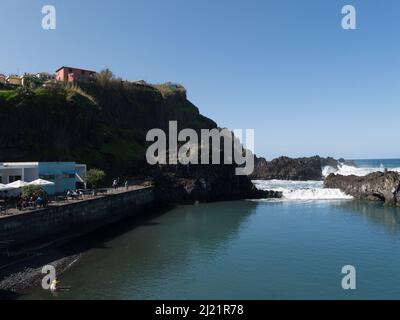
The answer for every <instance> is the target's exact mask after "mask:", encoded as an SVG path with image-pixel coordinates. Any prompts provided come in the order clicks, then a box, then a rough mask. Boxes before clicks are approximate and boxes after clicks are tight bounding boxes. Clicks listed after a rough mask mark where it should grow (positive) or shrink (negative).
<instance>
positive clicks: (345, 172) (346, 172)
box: [322, 164, 400, 177]
mask: <svg viewBox="0 0 400 320" xmlns="http://www.w3.org/2000/svg"><path fill="white" fill-rule="evenodd" d="M388 170H391V171H397V172H400V168H389V169H388ZM378 171H380V172H383V171H385V167H384V166H383V165H381V166H380V167H379V168H356V167H353V166H349V165H346V164H339V169H338V170H337V169H336V168H333V167H330V166H326V167H324V168H323V169H322V175H323V176H324V177H327V176H329V175H330V174H331V173H334V174H340V175H342V176H350V175H355V176H359V177H362V176H366V175H368V174H370V173H373V172H378Z"/></svg>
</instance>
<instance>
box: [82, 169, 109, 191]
mask: <svg viewBox="0 0 400 320" xmlns="http://www.w3.org/2000/svg"><path fill="white" fill-rule="evenodd" d="M105 177H106V174H105V173H104V171H103V170H100V169H90V170H89V171H88V172H87V173H86V182H87V183H88V184H89V185H90V186H91V187H92V188H93V189H98V188H99V187H100V186H101V183H102V182H103V180H104V178H105Z"/></svg>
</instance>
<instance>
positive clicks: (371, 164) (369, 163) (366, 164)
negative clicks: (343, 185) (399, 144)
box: [354, 159, 400, 169]
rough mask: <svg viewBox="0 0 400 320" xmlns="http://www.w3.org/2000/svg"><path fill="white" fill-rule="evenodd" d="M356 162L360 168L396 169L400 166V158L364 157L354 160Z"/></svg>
mask: <svg viewBox="0 0 400 320" xmlns="http://www.w3.org/2000/svg"><path fill="white" fill-rule="evenodd" d="M354 162H355V164H356V165H357V166H358V167H360V168H380V167H381V166H383V167H384V168H388V169H394V168H400V159H364V160H354Z"/></svg>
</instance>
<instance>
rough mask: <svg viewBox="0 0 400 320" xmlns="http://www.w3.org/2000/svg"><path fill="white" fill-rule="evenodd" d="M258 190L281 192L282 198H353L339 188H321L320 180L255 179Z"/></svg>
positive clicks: (290, 199) (288, 199)
mask: <svg viewBox="0 0 400 320" xmlns="http://www.w3.org/2000/svg"><path fill="white" fill-rule="evenodd" d="M253 183H254V184H255V186H256V187H257V188H258V189H260V190H274V191H280V192H282V200H286V201H292V200H347V199H353V197H352V196H349V195H346V194H345V193H343V192H342V191H340V190H339V189H328V188H326V189H325V188H323V182H322V181H285V180H255V181H253Z"/></svg>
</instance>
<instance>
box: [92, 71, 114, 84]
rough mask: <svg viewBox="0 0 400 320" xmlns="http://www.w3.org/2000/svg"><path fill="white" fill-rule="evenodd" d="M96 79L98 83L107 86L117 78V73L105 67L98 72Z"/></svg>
mask: <svg viewBox="0 0 400 320" xmlns="http://www.w3.org/2000/svg"><path fill="white" fill-rule="evenodd" d="M95 79H96V83H97V84H99V85H101V86H105V85H107V84H109V83H110V82H111V81H113V80H115V75H114V73H113V72H112V71H111V70H110V69H104V70H101V71H100V72H99V73H97V74H96V76H95Z"/></svg>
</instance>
